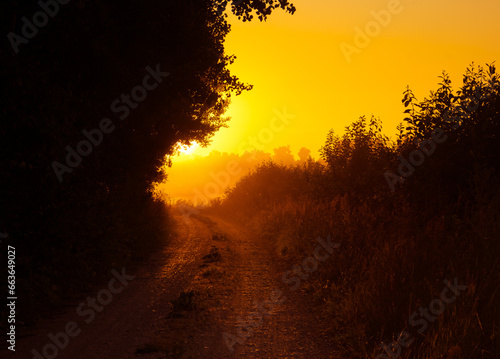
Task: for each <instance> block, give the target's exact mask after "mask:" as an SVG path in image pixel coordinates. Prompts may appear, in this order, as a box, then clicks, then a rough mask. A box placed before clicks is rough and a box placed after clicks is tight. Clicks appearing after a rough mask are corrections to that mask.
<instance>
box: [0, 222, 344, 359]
mask: <svg viewBox="0 0 500 359" xmlns="http://www.w3.org/2000/svg"><path fill="white" fill-rule="evenodd" d="M176 219H177V222H178V227H179V233H178V236H177V237H176V238H175V239H174V240H173V241H172V242H171V243H170V244H169V245H168V247H166V248H165V249H164V250H163V251H162V252H160V253H156V254H155V255H154V256H153V257H152V258H151V260H150V261H149V262H148V263H147V264H146V265H144V266H142V267H141V268H139V269H136V270H134V269H130V270H129V269H126V268H125V269H121V268H117V269H116V271H114V272H113V273H110V275H109V278H110V281H109V283H105V284H104V285H103V286H102V288H97V289H96V290H95V291H94V292H91V293H86V294H85V295H82V299H81V301H80V302H77V303H74V305H73V304H72V305H69V306H68V308H66V310H65V311H64V312H63V313H61V314H60V315H58V316H57V317H56V318H47V319H45V320H44V321H43V322H42V323H40V325H39V326H38V327H37V329H36V330H35V331H34V332H31V333H29V336H27V337H25V338H22V339H19V340H18V342H17V351H16V355H15V356H12V355H10V356H7V357H16V358H38V359H41V358H61V359H63V358H68V359H80V358H82V359H84V358H85V359H88V358H107V359H114V358H116V359H118V358H120V359H124V358H140V359H149V358H338V356H337V355H336V354H335V349H334V346H333V345H332V344H331V342H330V339H329V338H328V336H327V335H325V334H324V333H325V330H324V329H323V328H324V327H325V326H324V324H325V323H324V322H323V321H322V319H321V314H320V313H319V312H316V311H314V310H313V309H312V308H313V307H314V306H312V305H310V302H311V298H309V297H308V296H307V295H306V294H304V293H302V292H301V291H300V290H297V291H291V290H290V286H289V285H286V284H284V283H283V282H282V280H281V276H282V273H283V271H284V270H285V269H286V268H283V263H280V262H279V261H278V260H277V258H276V256H275V255H274V253H273V251H272V249H271V248H270V244H269V243H267V242H266V241H265V240H263V239H260V238H259V237H256V236H254V235H252V233H249V232H248V231H247V230H246V229H244V228H242V227H241V226H238V225H235V224H233V223H229V222H225V221H223V220H222V219H219V218H214V217H210V218H209V217H205V216H198V217H196V218H193V217H191V220H190V222H189V223H186V222H185V221H184V220H183V218H182V217H181V216H180V215H179V216H177V217H176ZM33 350H34V351H33ZM37 353H39V354H37ZM3 354H5V352H4V353H3Z"/></svg>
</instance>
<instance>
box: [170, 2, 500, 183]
mask: <svg viewBox="0 0 500 359" xmlns="http://www.w3.org/2000/svg"><path fill="white" fill-rule="evenodd" d="M293 3H294V4H295V6H296V8H297V12H296V13H295V14H294V15H293V16H292V15H289V14H285V13H284V12H282V11H276V12H275V13H274V14H272V16H271V17H270V18H269V19H268V20H267V22H266V23H260V22H258V21H254V22H250V23H243V22H239V21H238V20H237V19H234V18H231V19H230V23H231V24H232V31H231V33H230V34H229V35H228V37H227V41H226V50H227V53H228V54H235V55H236V56H237V60H236V62H235V63H234V64H233V65H232V66H231V70H232V71H233V73H234V74H235V75H236V76H238V77H239V78H240V79H241V80H242V81H243V82H248V83H251V84H253V85H254V89H253V90H252V91H249V92H245V93H243V94H242V95H240V96H238V97H234V98H233V103H232V104H231V105H230V108H229V112H228V115H230V116H231V117H232V120H231V121H230V123H229V128H225V129H222V130H220V131H219V132H218V133H217V134H216V135H215V136H214V138H213V141H212V144H211V145H210V146H209V147H208V148H196V149H194V151H193V155H207V154H208V153H209V152H210V151H212V150H218V151H220V152H240V153H241V152H242V151H241V149H243V148H245V146H242V143H246V142H248V138H249V137H250V136H257V137H258V135H259V133H261V132H262V131H264V132H265V131H267V135H269V131H268V130H266V129H269V128H270V122H271V120H272V119H273V117H275V111H276V110H278V111H280V112H282V111H283V109H284V108H286V109H287V112H288V113H289V114H293V115H295V117H294V118H293V119H292V120H290V123H289V124H288V125H286V126H285V128H283V129H282V130H281V131H278V132H277V131H273V134H272V136H271V137H269V136H268V137H267V138H268V139H267V140H266V142H267V143H262V142H259V145H261V146H262V147H263V149H264V150H265V151H267V152H272V149H273V148H276V147H279V146H283V145H291V149H292V152H293V153H295V154H296V153H297V152H298V150H299V149H300V148H301V147H307V148H309V149H310V150H311V151H312V155H313V156H315V157H317V155H318V152H317V151H318V150H319V148H320V147H321V146H322V145H323V143H324V140H325V138H326V134H327V132H328V130H329V129H331V128H333V129H334V130H335V131H336V132H337V133H339V134H341V133H342V132H343V129H344V128H345V126H347V125H349V124H351V123H352V122H353V121H355V120H356V119H357V118H359V116H362V115H366V116H371V115H372V114H373V115H375V116H377V117H380V118H381V119H382V122H383V123H384V132H385V133H386V134H388V135H391V136H392V135H393V134H394V133H395V132H396V130H395V129H396V125H397V124H398V123H399V122H400V121H401V120H402V119H403V117H404V116H403V113H402V112H403V110H404V108H403V106H402V104H401V99H402V93H403V91H404V90H405V88H406V86H407V85H409V86H410V87H411V88H412V90H413V91H414V93H415V94H416V96H417V98H418V99H419V100H422V99H423V97H424V96H427V95H428V93H429V91H430V90H434V89H435V88H436V87H437V83H438V82H439V79H438V76H439V75H440V74H441V72H442V71H443V70H446V71H447V72H448V73H449V74H450V75H451V78H452V80H453V84H454V88H457V87H458V86H459V85H460V81H461V79H462V74H463V73H464V72H465V68H466V67H467V66H468V65H469V64H470V63H471V62H473V61H474V62H475V63H476V64H480V65H484V64H485V63H490V62H493V61H495V60H496V59H498V58H499V57H500V56H499V55H500V47H499V44H500V21H498V16H499V15H500V2H499V1H498V0H478V1H474V2H473V1H464V0H454V1H452V0H439V1H436V0H401V1H398V0H390V1H387V0H384V1H379V0H372V1H368V0H355V1H349V2H348V1H341V0H337V1H335V0H328V1H327V0H294V1H293ZM390 10H392V12H390ZM374 13H378V14H380V19H381V20H379V21H381V22H384V24H382V25H376V24H374V23H373V21H374V15H373V14H374ZM387 14H390V18H388V17H387V16H386V15H387ZM384 15H385V16H384ZM370 22H372V23H370ZM368 24H369V25H368ZM384 25H385V26H384ZM367 26H368V28H367ZM356 27H357V28H359V29H361V30H362V31H363V32H364V33H365V32H366V30H368V31H369V32H370V34H371V35H373V36H370V37H368V41H367V40H366V39H365V43H364V44H363V43H361V44H359V42H358V43H355V41H354V38H355V35H356ZM342 43H344V45H342V46H344V47H346V46H353V47H354V46H356V44H358V45H360V46H363V48H360V47H358V49H357V50H356V53H352V54H351V56H350V61H348V58H347V57H346V56H345V55H344V53H343V51H342V49H341V44H342ZM351 49H352V48H351ZM275 127H276V126H275ZM280 128H281V127H280ZM269 139H271V140H269ZM238 149H240V150H238ZM190 158H191V156H187V155H184V156H180V157H177V158H174V159H173V160H174V166H173V167H172V168H171V169H169V173H170V176H171V179H174V178H175V176H176V174H175V163H176V162H180V161H186V160H189V159H190ZM167 187H168V185H167Z"/></svg>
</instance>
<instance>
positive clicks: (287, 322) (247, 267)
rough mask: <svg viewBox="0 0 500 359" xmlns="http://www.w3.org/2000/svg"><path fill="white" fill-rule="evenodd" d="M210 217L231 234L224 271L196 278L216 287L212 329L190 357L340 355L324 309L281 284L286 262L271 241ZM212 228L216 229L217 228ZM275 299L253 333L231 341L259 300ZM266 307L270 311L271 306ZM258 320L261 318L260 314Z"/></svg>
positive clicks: (211, 306) (199, 339)
mask: <svg viewBox="0 0 500 359" xmlns="http://www.w3.org/2000/svg"><path fill="white" fill-rule="evenodd" d="M211 220H213V221H214V222H215V223H216V224H217V225H216V227H217V230H218V231H221V232H223V233H225V234H227V237H228V240H227V241H226V242H223V243H224V245H225V247H224V245H221V246H220V247H221V248H223V252H222V261H221V262H220V263H217V264H216V265H217V267H216V268H217V270H218V272H220V273H224V275H223V277H222V278H215V279H210V278H205V280H204V281H203V280H201V281H199V282H198V285H201V287H203V286H204V285H206V286H211V287H212V289H214V288H215V289H216V290H213V293H214V295H213V296H212V297H211V300H210V303H209V304H208V307H209V309H208V311H209V312H210V315H209V316H208V317H209V318H210V321H211V322H212V326H213V329H212V330H211V331H210V332H205V333H199V335H198V336H197V342H198V343H197V345H195V346H192V348H193V350H192V351H191V353H190V355H191V356H187V357H192V358H325V359H326V358H339V356H338V355H336V354H335V350H334V347H333V344H332V343H331V337H329V336H328V335H327V334H326V330H327V329H326V328H327V326H326V323H325V322H324V321H322V320H321V313H320V312H319V311H318V310H317V309H316V310H315V309H314V306H311V305H310V304H311V303H310V299H311V298H308V297H307V296H306V295H304V294H303V293H301V292H299V291H297V292H292V291H290V288H289V287H288V286H286V285H285V284H283V282H282V280H281V275H282V273H283V271H284V268H283V263H279V261H278V260H277V259H276V256H274V255H273V251H272V248H270V247H271V246H270V244H269V243H267V242H266V241H264V240H262V239H260V238H258V237H255V236H253V235H252V234H251V233H249V232H248V231H247V230H245V229H243V228H241V226H238V225H235V224H231V223H228V222H225V221H223V220H221V219H218V218H215V217H211ZM211 227H212V230H214V227H215V226H211ZM285 269H286V267H285ZM202 283H208V284H202ZM276 291H278V293H277V292H276ZM273 292H274V295H273ZM280 292H281V293H282V294H281V295H280V294H279V293H280ZM273 297H274V298H275V302H276V304H275V305H274V310H273V311H272V313H271V314H270V315H268V316H264V318H263V319H262V324H260V325H258V326H257V327H255V328H251V329H250V330H251V331H252V333H251V335H249V336H248V337H247V338H246V340H240V341H239V342H237V343H236V344H234V346H233V345H231V344H233V342H232V340H235V337H236V336H237V335H238V326H240V325H241V321H240V318H241V319H242V320H243V321H247V318H248V316H249V315H250V313H252V312H256V311H257V310H256V305H255V303H256V302H257V303H263V302H264V301H266V300H267V301H272V299H273ZM284 298H286V299H285V300H284V301H283V300H282V299H284ZM279 302H282V303H279ZM267 308H269V309H271V307H269V304H268V307H267ZM316 308H317V307H316ZM269 309H268V310H269ZM264 311H265V309H264ZM255 319H256V322H260V320H258V316H255ZM224 333H227V334H224ZM240 333H242V331H240ZM224 335H226V337H227V338H226V340H225V339H224V337H223V336H224ZM231 336H234V337H231ZM226 343H229V347H232V348H233V349H234V351H233V352H231V350H230V349H229V347H228V345H227V344H226Z"/></svg>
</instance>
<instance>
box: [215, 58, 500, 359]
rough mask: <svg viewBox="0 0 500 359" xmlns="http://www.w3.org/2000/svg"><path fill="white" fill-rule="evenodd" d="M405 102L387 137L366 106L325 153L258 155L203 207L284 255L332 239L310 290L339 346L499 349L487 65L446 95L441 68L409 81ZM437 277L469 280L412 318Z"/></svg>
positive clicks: (348, 351) (499, 234)
mask: <svg viewBox="0 0 500 359" xmlns="http://www.w3.org/2000/svg"><path fill="white" fill-rule="evenodd" d="M403 104H404V106H405V107H406V111H405V113H406V116H407V118H405V119H404V122H403V123H402V124H401V125H400V126H399V127H398V136H397V138H396V139H395V140H394V141H391V140H390V139H389V138H388V137H386V136H384V135H383V134H382V132H381V126H382V125H381V121H380V120H378V119H376V118H371V119H367V118H365V117H362V118H360V119H359V120H357V121H355V122H354V123H353V124H352V125H350V126H348V127H347V128H346V131H345V133H344V134H343V135H341V136H339V135H337V134H335V133H333V132H330V133H328V135H327V138H326V141H325V144H324V146H323V147H322V148H321V156H322V159H323V160H324V162H323V163H326V164H322V163H321V162H318V161H314V160H312V159H309V160H307V161H305V162H298V163H296V164H295V165H282V164H276V163H274V162H266V163H265V164H263V165H261V166H259V167H258V168H257V169H255V170H253V171H252V172H251V173H249V174H247V175H246V176H244V177H243V178H242V179H241V180H240V181H239V182H238V183H237V185H236V186H235V187H233V188H232V189H230V190H229V191H227V192H226V195H225V196H224V197H223V198H222V199H220V200H213V201H212V203H211V206H210V208H209V211H211V212H212V213H219V214H223V215H226V216H231V217H232V218H234V219H235V220H238V221H241V222H243V223H246V224H247V225H248V226H251V227H252V228H253V229H254V230H255V231H256V232H257V233H258V234H259V235H261V236H264V237H266V238H268V239H269V240H270V241H272V242H273V244H274V248H275V250H276V255H277V256H283V257H285V258H287V259H289V260H290V261H291V262H294V261H297V260H300V259H301V258H303V257H304V253H312V250H313V246H314V243H315V241H314V240H315V238H316V237H318V236H321V237H323V238H325V237H326V236H328V235H331V236H332V238H333V240H334V241H336V242H340V243H341V247H340V249H339V250H338V251H336V252H335V254H334V255H333V256H332V258H331V259H329V260H328V261H327V262H325V263H322V264H321V265H320V267H319V269H318V272H317V273H315V275H314V278H315V279H314V280H315V282H314V284H313V285H312V286H310V287H308V291H310V292H311V293H310V294H311V295H312V296H313V298H315V299H317V300H318V301H317V302H316V303H321V305H322V306H323V308H324V311H325V314H326V315H327V316H328V317H329V319H330V322H331V335H332V336H334V338H335V339H336V343H337V345H338V348H340V349H341V351H342V353H343V357H349V358H366V357H369V358H386V357H393V358H396V357H401V358H497V357H498V356H499V355H500V338H499V335H500V329H499V323H500V307H499V303H500V293H499V283H500V275H499V273H500V271H499V268H500V263H499V258H500V177H499V176H500V112H499V111H500V82H499V78H498V75H497V73H496V72H495V66H494V65H491V66H487V67H486V68H482V67H474V66H472V67H470V68H469V69H467V72H466V73H465V75H464V80H463V85H462V86H461V88H460V89H459V90H458V91H456V92H455V91H453V89H452V86H451V83H450V80H449V78H448V76H447V75H446V74H443V76H442V77H441V83H440V84H439V87H438V89H437V90H436V91H433V92H431V94H430V96H429V97H428V98H425V99H424V100H423V101H417V99H415V97H414V96H413V94H412V92H411V91H410V90H407V91H406V92H405V93H404V97H403ZM412 168H413V169H412ZM445 281H449V282H448V283H450V282H451V283H457V282H458V285H459V286H463V285H465V286H466V289H465V290H463V291H462V292H459V291H457V292H458V294H457V293H455V294H457V295H456V296H455V299H454V300H453V301H452V302H450V303H447V304H444V306H445V307H444V309H443V308H441V307H439V308H438V309H439V310H437V309H435V308H434V309H432V308H431V309H427V310H431V311H430V312H429V314H428V317H425V316H422V314H417V315H413V313H414V312H417V313H422V312H419V311H420V310H421V309H419V308H423V309H422V310H426V309H425V308H429V306H430V305H431V303H434V304H433V305H436V303H438V302H437V301H435V300H436V299H440V298H442V297H441V293H442V292H443V288H445V287H446V286H447V285H446V284H445ZM460 288H463V287H460ZM433 301H434V302H433ZM436 311H437V312H438V313H439V314H432V313H435V312H436ZM418 320H420V321H421V322H418ZM422 321H423V322H422ZM416 323H419V324H418V325H417V324H416ZM424 324H425V325H424ZM398 341H399V342H398ZM384 346H385V347H384Z"/></svg>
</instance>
